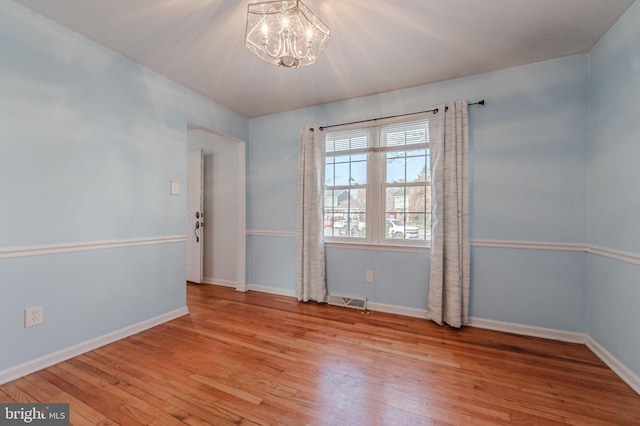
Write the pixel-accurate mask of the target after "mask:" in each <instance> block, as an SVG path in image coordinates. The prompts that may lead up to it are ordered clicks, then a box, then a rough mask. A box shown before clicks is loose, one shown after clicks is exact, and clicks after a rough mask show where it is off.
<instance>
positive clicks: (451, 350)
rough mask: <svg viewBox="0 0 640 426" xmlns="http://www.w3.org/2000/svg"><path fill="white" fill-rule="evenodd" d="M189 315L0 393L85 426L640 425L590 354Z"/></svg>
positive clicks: (327, 322)
mask: <svg viewBox="0 0 640 426" xmlns="http://www.w3.org/2000/svg"><path fill="white" fill-rule="evenodd" d="M187 303H188V306H189V309H190V312H191V313H190V314H189V315H188V316H185V317H182V318H179V319H177V320H174V321H171V322H169V323H166V324H163V325H161V326H158V327H155V328H153V329H150V330H147V331H145V332H142V333H139V334H137V335H135V336H132V337H129V338H127V339H124V340H121V341H119V342H116V343H113V344H110V345H108V346H105V347H102V348H100V349H97V350H95V351H92V352H89V353H86V354H84V355H81V356H78V357H76V358H73V359H71V360H69V361H66V362H63V363H60V364H58V365H55V366H53V367H50V368H47V369H45V370H42V371H40V372H37V373H34V374H31V375H29V376H26V377H23V378H21V379H18V380H16V381H13V382H10V383H7V384H5V385H2V386H0V401H3V402H69V403H70V411H71V423H72V424H74V425H113V424H120V425H137V424H150V425H184V424H189V425H205V424H212V425H227V424H270V425H280V424H284V425H402V426H405V425H501V424H527V425H546V424H573V425H640V396H639V395H638V394H636V393H635V392H634V391H633V390H632V389H631V388H630V387H628V386H627V385H626V384H625V383H624V382H623V381H622V380H621V379H620V378H618V377H617V376H616V375H615V374H614V373H613V372H612V371H611V370H610V369H609V368H607V367H606V366H605V365H604V364H603V363H602V362H601V361H600V360H599V359H598V358H597V357H596V356H595V355H594V354H592V353H591V352H590V351H589V350H588V349H587V348H586V347H585V346H583V345H577V344H568V343H560V342H554V341H549V340H544V339H537V338H531V337H523V336H516V335H510V334H506V333H499V332H493V331H488V330H482V329H476V328H464V329H462V330H453V329H450V328H445V327H438V326H437V325H435V324H432V323H431V322H428V321H426V320H420V319H415V318H408V317H401V316H397V315H391V314H383V313H378V312H368V311H367V312H360V311H355V310H350V309H346V308H339V307H334V306H328V305H319V304H317V303H315V302H312V303H307V304H302V303H298V302H297V301H295V300H294V299H292V298H288V297H283V296H274V295H270V294H263V293H256V292H248V293H239V292H236V291H235V290H233V289H228V288H223V287H216V286H210V285H203V286H198V285H192V284H190V285H188V289H187Z"/></svg>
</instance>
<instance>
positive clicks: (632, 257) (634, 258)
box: [471, 240, 640, 265]
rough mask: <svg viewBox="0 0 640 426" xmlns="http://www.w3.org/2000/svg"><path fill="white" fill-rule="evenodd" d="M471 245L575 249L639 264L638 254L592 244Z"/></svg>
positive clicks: (481, 244)
mask: <svg viewBox="0 0 640 426" xmlns="http://www.w3.org/2000/svg"><path fill="white" fill-rule="evenodd" d="M471 245H472V246H473V247H491V248H506V249H529V250H552V251H575V252H584V253H589V254H595V255H597V256H603V257H608V258H610V259H615V260H619V261H622V262H627V263H632V264H634V265H640V254H638V253H632V252H629V251H623V250H614V249H610V248H606V247H601V246H597V245H594V244H578V243H542V242H537V241H504V240H471Z"/></svg>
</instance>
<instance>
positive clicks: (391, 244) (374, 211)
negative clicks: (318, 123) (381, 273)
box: [323, 113, 433, 251]
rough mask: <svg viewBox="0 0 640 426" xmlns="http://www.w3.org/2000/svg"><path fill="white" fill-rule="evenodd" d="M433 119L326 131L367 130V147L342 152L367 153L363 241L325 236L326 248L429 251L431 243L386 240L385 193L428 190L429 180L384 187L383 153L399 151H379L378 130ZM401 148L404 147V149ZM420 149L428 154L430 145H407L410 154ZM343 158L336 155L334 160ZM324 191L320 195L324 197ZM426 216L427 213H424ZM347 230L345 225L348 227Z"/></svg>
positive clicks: (422, 116)
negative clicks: (394, 189) (402, 188)
mask: <svg viewBox="0 0 640 426" xmlns="http://www.w3.org/2000/svg"><path fill="white" fill-rule="evenodd" d="M431 118H433V115H432V114H431V113H427V114H419V115H414V116H412V117H410V118H408V117H403V118H395V119H385V120H379V121H377V122H376V123H371V124H368V125H367V124H364V125H363V124H360V125H345V126H340V127H335V128H332V129H331V131H328V132H327V133H328V134H332V133H337V132H343V131H349V130H367V131H368V133H369V138H371V141H370V142H369V147H368V148H366V149H364V150H353V151H344V154H346V155H348V154H353V153H355V152H365V151H366V153H367V184H366V195H367V200H366V216H367V220H366V237H364V238H362V237H350V236H325V237H324V239H325V243H326V244H327V245H328V246H334V247H344V248H348V247H349V246H351V247H354V248H365V249H366V248H368V249H374V250H375V249H378V248H381V247H384V248H385V249H394V250H399V251H415V250H419V251H423V250H428V249H430V247H431V239H428V240H412V239H393V238H386V235H385V231H386V205H385V203H384V197H385V191H386V188H388V187H397V186H406V187H411V186H428V185H429V182H430V177H429V176H427V177H426V185H422V184H420V183H414V182H406V183H402V184H401V185H398V184H393V183H385V181H386V176H385V173H386V167H385V155H384V154H385V153H386V152H393V151H398V149H397V147H381V146H380V140H379V138H380V134H381V128H382V127H384V126H388V125H390V124H400V123H411V122H415V121H421V120H429V119H431ZM403 147H404V146H403ZM419 149H427V153H429V143H428V142H427V143H424V144H415V145H409V146H408V147H407V149H405V150H406V151H413V150H419ZM340 155H343V153H339V154H337V155H336V156H340ZM332 188H334V189H344V188H343V187H341V186H333V187H332ZM324 189H325V188H323V194H324ZM427 213H429V212H427ZM347 229H348V225H347Z"/></svg>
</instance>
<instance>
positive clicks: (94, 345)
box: [0, 306, 189, 385]
mask: <svg viewBox="0 0 640 426" xmlns="http://www.w3.org/2000/svg"><path fill="white" fill-rule="evenodd" d="M188 313H189V310H188V309H187V307H186V306H185V307H184V308H180V309H176V310H175V311H171V312H167V313H166V314H162V315H159V316H157V317H154V318H150V319H148V320H145V321H142V322H139V323H137V324H134V325H131V326H128V327H125V328H122V329H120V330H116V331H113V332H111V333H107V334H104V335H102V336H99V337H96V338H94V339H91V340H87V341H86V342H82V343H79V344H77V345H73V346H70V347H68V348H65V349H62V350H59V351H57V352H54V353H51V354H48V355H44V356H41V357H40V358H36V359H34V360H31V361H27V362H25V363H24V364H20V365H17V366H15V367H11V368H8V369H6V370H3V371H0V385H1V384H4V383H7V382H10V381H12V380H16V379H19V378H20V377H24V376H26V375H28V374H31V373H35V372H36V371H39V370H42V369H44V368H47V367H50V366H52V365H55V364H58V363H60V362H63V361H66V360H68V359H71V358H73V357H76V356H78V355H82V354H84V353H86V352H89V351H92V350H94V349H98V348H99V347H101V346H105V345H108V344H109V343H113V342H116V341H118V340H121V339H124V338H125V337H129V336H132V335H134V334H137V333H140V332H141V331H144V330H147V329H149V328H152V327H155V326H158V325H160V324H163V323H165V322H167V321H171V320H173V319H176V318H179V317H181V316H183V315H187V314H188Z"/></svg>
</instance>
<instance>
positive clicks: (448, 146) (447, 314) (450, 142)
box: [427, 101, 471, 327]
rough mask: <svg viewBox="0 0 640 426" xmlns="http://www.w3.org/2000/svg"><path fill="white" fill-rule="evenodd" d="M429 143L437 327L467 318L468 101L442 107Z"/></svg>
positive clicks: (432, 307) (432, 296)
mask: <svg viewBox="0 0 640 426" xmlns="http://www.w3.org/2000/svg"><path fill="white" fill-rule="evenodd" d="M440 111H444V114H443V115H442V116H441V117H440V120H441V122H440V126H439V130H436V132H434V134H432V135H431V136H432V138H431V139H430V142H429V148H430V152H431V174H432V176H431V182H432V225H431V226H432V231H431V232H432V246H431V271H430V275H429V296H428V302H427V315H428V317H429V318H430V319H431V320H433V321H435V322H437V323H438V324H440V325H443V324H448V325H450V326H452V327H461V326H462V325H464V324H467V323H468V322H469V269H470V257H471V256H470V247H469V117H468V106H467V102H466V101H460V102H450V103H448V104H447V105H446V108H441V109H440Z"/></svg>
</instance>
